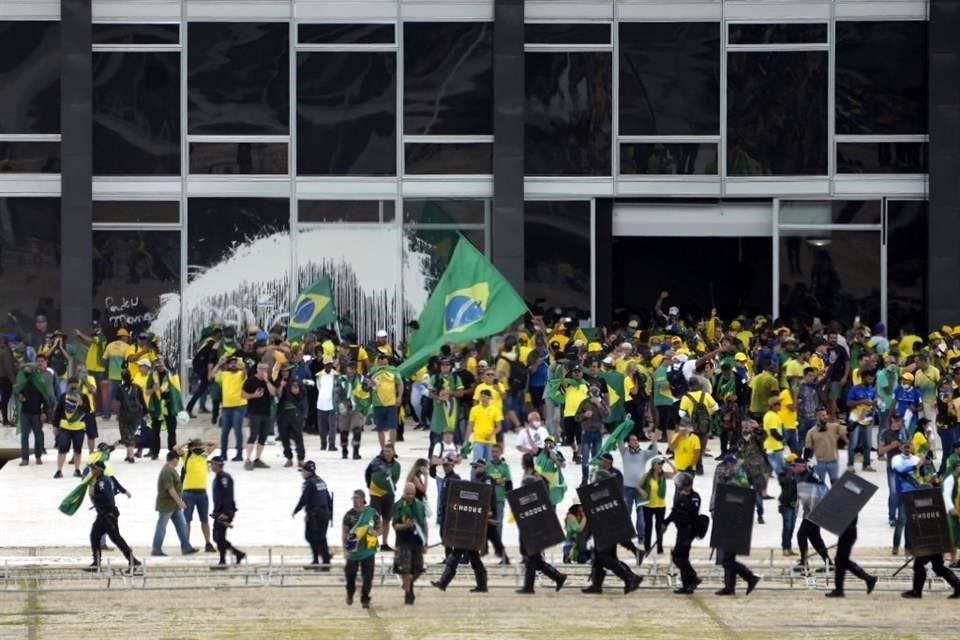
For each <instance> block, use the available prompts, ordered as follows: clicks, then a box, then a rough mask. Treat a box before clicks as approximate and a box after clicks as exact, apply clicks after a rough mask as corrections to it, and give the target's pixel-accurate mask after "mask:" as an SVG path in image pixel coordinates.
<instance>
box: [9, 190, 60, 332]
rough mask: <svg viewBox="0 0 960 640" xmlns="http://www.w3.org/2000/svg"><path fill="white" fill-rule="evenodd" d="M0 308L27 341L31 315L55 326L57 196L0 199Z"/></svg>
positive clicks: (11, 329)
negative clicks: (42, 316) (0, 290)
mask: <svg viewBox="0 0 960 640" xmlns="http://www.w3.org/2000/svg"><path fill="white" fill-rule="evenodd" d="M0 289H2V291H3V298H2V302H0V312H2V313H3V321H2V322H3V326H4V328H5V332H6V333H14V334H17V335H20V336H22V337H24V338H27V339H28V340H29V334H30V333H31V331H32V330H33V326H34V324H33V322H34V316H36V315H37V314H43V315H45V316H47V321H48V330H50V331H52V330H53V329H57V328H59V327H60V199H59V198H0Z"/></svg>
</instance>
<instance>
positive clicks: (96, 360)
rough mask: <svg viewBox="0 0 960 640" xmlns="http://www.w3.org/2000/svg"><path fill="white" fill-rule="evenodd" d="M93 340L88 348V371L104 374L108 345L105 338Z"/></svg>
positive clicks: (96, 337) (99, 337)
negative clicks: (105, 353)
mask: <svg viewBox="0 0 960 640" xmlns="http://www.w3.org/2000/svg"><path fill="white" fill-rule="evenodd" d="M93 338H94V339H93V340H91V341H90V344H89V346H87V357H86V359H85V363H86V365H87V371H96V372H97V373H103V371H104V369H105V367H104V366H103V355H104V352H105V351H106V348H107V343H106V341H105V340H104V338H103V336H93Z"/></svg>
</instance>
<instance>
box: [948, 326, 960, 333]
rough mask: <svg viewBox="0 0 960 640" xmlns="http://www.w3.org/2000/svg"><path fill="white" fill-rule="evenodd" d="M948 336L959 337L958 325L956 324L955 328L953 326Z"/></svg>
mask: <svg viewBox="0 0 960 640" xmlns="http://www.w3.org/2000/svg"><path fill="white" fill-rule="evenodd" d="M950 335H952V336H960V324H958V325H957V326H955V327H954V328H953V329H951V330H950Z"/></svg>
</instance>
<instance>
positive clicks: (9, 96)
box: [0, 21, 60, 133]
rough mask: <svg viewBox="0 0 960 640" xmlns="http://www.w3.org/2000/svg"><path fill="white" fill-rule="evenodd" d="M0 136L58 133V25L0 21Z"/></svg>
mask: <svg viewBox="0 0 960 640" xmlns="http://www.w3.org/2000/svg"><path fill="white" fill-rule="evenodd" d="M0 87H3V97H2V99H0V133H60V23H59V22H26V21H24V22H21V21H13V22H0Z"/></svg>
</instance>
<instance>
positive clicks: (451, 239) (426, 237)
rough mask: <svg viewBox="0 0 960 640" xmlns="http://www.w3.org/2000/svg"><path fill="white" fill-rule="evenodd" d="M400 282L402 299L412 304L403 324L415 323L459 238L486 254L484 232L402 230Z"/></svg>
mask: <svg viewBox="0 0 960 640" xmlns="http://www.w3.org/2000/svg"><path fill="white" fill-rule="evenodd" d="M403 234H404V243H403V246H404V253H403V262H404V268H403V278H404V285H403V287H404V297H405V298H406V299H407V301H408V302H411V301H413V307H414V309H413V310H412V312H411V313H408V317H407V318H406V319H407V320H416V318H417V315H418V314H419V313H420V309H421V308H422V307H423V305H424V304H425V303H426V301H427V297H428V296H429V295H430V292H431V291H432V290H433V287H434V286H435V285H436V284H437V282H438V281H439V280H440V276H441V275H443V270H444V269H446V268H447V264H449V263H450V258H452V257H453V250H454V249H455V248H456V246H457V242H458V241H459V239H460V237H461V236H462V237H464V238H466V239H467V240H469V241H470V243H471V244H472V245H473V246H475V247H476V248H477V249H479V250H480V251H481V252H483V253H486V240H485V233H484V230H483V229H482V228H481V229H462V228H461V229H457V228H447V229H422V228H418V227H412V226H411V227H404V231H403Z"/></svg>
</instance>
